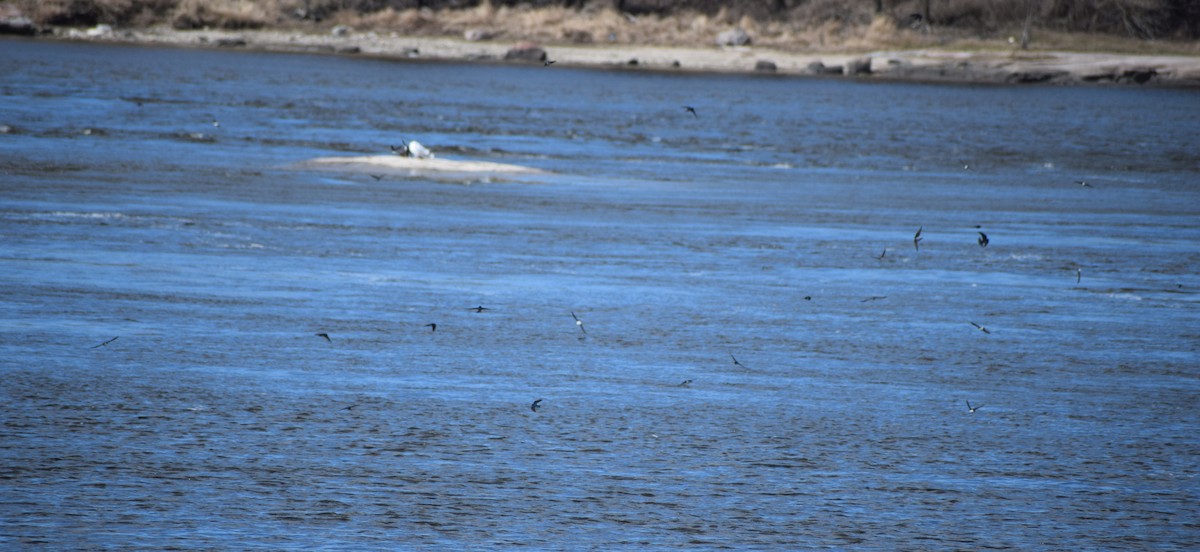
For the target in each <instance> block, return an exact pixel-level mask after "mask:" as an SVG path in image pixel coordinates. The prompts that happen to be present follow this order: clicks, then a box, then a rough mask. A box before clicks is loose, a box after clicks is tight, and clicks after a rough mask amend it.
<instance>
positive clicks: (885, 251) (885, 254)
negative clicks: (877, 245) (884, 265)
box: [875, 247, 887, 261]
mask: <svg viewBox="0 0 1200 552" xmlns="http://www.w3.org/2000/svg"><path fill="white" fill-rule="evenodd" d="M886 256H887V248H886V247H885V248H883V253H880V254H879V256H878V257H875V258H876V259H879V260H881V261H882V260H883V258H884V257H886Z"/></svg>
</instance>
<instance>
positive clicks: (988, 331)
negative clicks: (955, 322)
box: [971, 322, 992, 334]
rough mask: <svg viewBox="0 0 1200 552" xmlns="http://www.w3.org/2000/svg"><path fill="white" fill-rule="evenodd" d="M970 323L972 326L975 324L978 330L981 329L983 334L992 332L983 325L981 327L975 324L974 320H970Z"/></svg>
mask: <svg viewBox="0 0 1200 552" xmlns="http://www.w3.org/2000/svg"><path fill="white" fill-rule="evenodd" d="M971 325H972V326H975V327H976V328H978V329H979V331H981V332H983V333H985V334H991V333H992V332H991V331H990V330H988V329H987V328H985V327H983V326H980V325H979V324H976V323H974V322H971Z"/></svg>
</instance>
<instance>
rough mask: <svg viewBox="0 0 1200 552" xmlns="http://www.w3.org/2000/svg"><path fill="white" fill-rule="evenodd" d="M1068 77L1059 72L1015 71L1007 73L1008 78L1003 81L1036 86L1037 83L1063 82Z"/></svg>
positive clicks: (1043, 70) (1049, 70)
mask: <svg viewBox="0 0 1200 552" xmlns="http://www.w3.org/2000/svg"><path fill="white" fill-rule="evenodd" d="M1070 75H1071V74H1070V73H1068V72H1066V71H1060V70H1052V69H1030V70H1028V71H1015V72H1013V73H1009V75H1008V77H1006V78H1005V79H1004V80H1005V82H1011V83H1016V84H1036V83H1039V82H1053V81H1056V80H1063V79H1065V78H1067V77H1069V76H1070Z"/></svg>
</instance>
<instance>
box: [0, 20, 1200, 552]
mask: <svg viewBox="0 0 1200 552" xmlns="http://www.w3.org/2000/svg"><path fill="white" fill-rule="evenodd" d="M0 51H2V52H4V53H5V55H4V56H0V72H3V73H4V74H6V75H8V77H6V78H5V80H4V81H3V82H0V92H2V93H3V95H4V98H3V105H4V108H3V110H0V124H4V125H9V126H10V127H12V131H11V132H10V133H9V134H5V135H0V171H2V173H3V176H2V179H3V190H2V197H3V199H4V201H3V204H2V206H0V229H2V231H3V236H4V240H3V242H2V243H3V245H0V263H3V267H4V270H3V272H0V274H2V276H0V290H2V292H3V297H4V300H3V301H0V328H2V329H3V334H4V335H5V336H7V337H5V338H4V339H3V345H2V347H3V354H2V355H0V358H3V360H0V369H2V370H3V377H4V384H3V385H0V392H2V393H3V398H4V401H3V404H4V405H5V406H4V407H3V416H2V418H0V443H3V446H2V447H0V455H2V456H0V458H2V461H0V477H2V478H3V480H4V483H3V487H0V488H2V489H3V492H2V493H0V516H2V519H3V524H2V525H3V526H4V527H5V529H4V530H3V532H2V533H0V540H2V541H3V542H5V543H8V544H10V545H11V546H16V547H23V546H25V547H28V546H38V547H50V548H77V549H94V548H147V549H164V548H168V547H183V548H218V549H228V548H235V549H243V548H260V549H280V548H297V547H301V546H305V547H308V546H318V547H327V548H341V549H355V550H358V549H366V548H386V549H394V548H397V547H400V548H454V549H458V548H464V547H469V548H491V547H496V546H512V545H526V546H534V547H542V548H546V547H552V548H554V547H575V546H579V547H604V548H607V547H617V546H620V547H625V548H644V547H673V546H697V547H702V548H717V547H737V548H749V547H757V548H833V549H837V548H846V547H857V548H870V549H887V550H892V549H922V548H934V549H955V548H964V549H979V548H984V547H998V548H1017V549H1031V548H1032V549H1038V548H1052V549H1097V548H1100V549H1130V550H1144V549H1159V550H1170V549H1179V550H1183V549H1189V548H1192V547H1193V546H1194V544H1195V542H1196V540H1197V528H1196V526H1195V524H1194V522H1192V521H1190V520H1193V519H1195V518H1196V517H1197V514H1200V509H1198V508H1197V506H1196V504H1197V501H1196V491H1197V483H1196V475H1197V466H1196V462H1195V458H1197V457H1198V456H1197V454H1198V453H1200V446H1198V443H1197V439H1196V437H1195V435H1197V430H1198V429H1200V423H1198V422H1200V420H1198V419H1197V417H1196V414H1195V413H1194V410H1192V406H1193V405H1194V404H1196V401H1197V391H1198V389H1197V388H1198V386H1197V383H1196V381H1197V379H1196V378H1197V368H1196V367H1197V366H1200V362H1197V360H1198V359H1197V347H1196V345H1195V344H1196V343H1197V342H1200V340H1198V337H1200V335H1198V334H1197V331H1196V327H1197V322H1198V321H1200V320H1198V316H1197V310H1196V305H1197V296H1196V290H1197V288H1198V287H1200V279H1197V277H1196V266H1197V265H1198V261H1200V251H1198V249H1197V247H1196V245H1195V244H1196V242H1197V239H1200V227H1197V225H1196V223H1195V221H1196V220H1198V219H1197V215H1198V214H1200V213H1198V211H1200V207H1198V206H1200V197H1198V196H1200V189H1197V187H1196V185H1197V182H1196V178H1197V174H1200V170H1198V169H1200V162H1198V161H1197V158H1196V157H1195V155H1194V151H1192V150H1193V149H1194V145H1195V144H1196V143H1197V141H1198V140H1197V138H1200V136H1198V134H1200V130H1197V129H1200V120H1198V119H1200V110H1197V109H1195V108H1196V107H1197V104H1198V101H1197V98H1198V96H1196V95H1195V94H1194V93H1192V92H1185V91H1174V90H1137V89H1129V88H1122V89H1104V88H1040V87H1030V88H1008V87H949V86H915V85H897V84H859V83H852V82H843V81H836V80H803V79H778V78H753V77H727V76H711V75H700V76H697V75H671V74H653V73H628V72H616V73H608V72H592V71H578V70H563V69H559V68H552V69H550V68H542V67H536V68H534V67H506V66H487V65H476V66H472V65H454V64H414V63H393V62H387V61H380V60H370V59H348V58H331V57H305V56H284V55H266V54H255V53H228V52H193V51H183V50H157V49H135V48H118V47H112V48H109V47H97V46H94V45H88V46H80V45H64V44H53V43H36V42H11V41H10V42H2V43H0ZM683 105H692V106H695V107H696V110H697V116H696V117H693V116H692V115H691V114H689V113H687V112H686V111H685V110H684V109H683V108H682V106H683ZM214 120H216V121H218V122H219V123H220V125H219V126H214V125H213V124H212V123H213V121H214ZM88 129H90V132H85V131H86V130H88ZM414 138H416V139H419V140H420V141H421V142H422V143H424V144H427V145H429V146H430V147H431V148H433V149H434V150H435V151H436V152H437V153H438V155H439V157H445V158H461V159H481V160H491V161H499V162H504V163H515V164H523V165H529V166H533V167H537V168H540V169H544V170H548V171H551V174H550V175H542V176H536V177H525V178H523V179H520V180H515V181H505V180H502V179H493V180H492V181H491V182H486V183H485V182H481V180H480V179H434V178H424V177H408V176H389V177H386V178H382V179H379V180H375V179H374V178H372V177H370V176H369V175H366V174H362V175H356V174H345V175H341V174H332V173H315V172H310V171H306V170H302V169H297V168H295V167H296V165H295V164H296V163H297V162H299V161H303V160H305V159H308V158H312V157H317V156H328V155H356V154H381V153H386V151H387V147H388V145H390V144H395V143H398V142H399V140H401V139H404V140H409V139H414ZM1076 180H1086V181H1088V182H1089V183H1091V184H1092V185H1093V187H1091V188H1083V187H1081V186H1079V185H1077V184H1075V181H1076ZM918 227H921V228H923V233H922V236H923V237H924V240H923V241H922V242H921V249H920V251H917V250H915V249H914V248H913V245H912V235H913V233H914V232H915V231H916V229H917V228H918ZM979 230H982V231H984V232H986V233H987V234H988V236H989V238H990V242H989V244H988V246H987V247H986V248H984V247H980V246H979V245H978V244H977V242H976V238H977V237H978V234H977V232H978V231H979ZM881 253H882V256H881ZM1077 270H1078V272H1077ZM1077 274H1078V275H1079V277H1080V280H1079V282H1078V283H1077V282H1076V277H1077ZM477 305H482V306H486V307H489V309H490V310H486V311H483V312H475V311H473V310H471V307H475V306H477ZM572 312H574V313H575V314H576V315H578V316H579V318H580V319H582V320H583V321H584V322H585V323H586V329H587V333H586V334H584V333H583V332H581V331H580V330H579V327H578V326H577V325H576V324H575V321H574V319H573V318H572V316H571V313H572ZM972 322H975V323H978V324H980V325H983V326H986V327H987V328H988V329H989V330H990V331H991V333H990V334H984V333H983V332H980V331H979V330H977V329H976V328H975V327H973V326H972V325H971V323H972ZM430 323H436V324H437V329H436V331H430V328H429V327H427V326H426V324H430ZM321 333H324V334H328V336H329V339H328V340H326V339H324V338H322V337H319V336H318V335H317V334H321ZM113 337H119V339H117V340H116V341H112V342H110V343H108V344H106V345H104V346H98V345H99V344H101V343H102V342H105V341H107V340H110V339H112V338H113ZM731 355H733V356H736V358H737V360H738V361H739V362H738V363H737V364H734V362H733V361H732V357H731ZM685 380H691V383H690V384H688V385H680V384H681V382H683V381H685ZM535 399H543V402H542V403H541V408H540V409H538V411H537V412H533V411H532V410H531V409H530V408H529V405H530V403H531V402H532V401H533V400H535ZM968 400H969V401H970V402H971V404H972V405H974V406H979V408H978V410H977V411H976V412H974V413H970V412H969V411H968V410H967V408H966V401H968Z"/></svg>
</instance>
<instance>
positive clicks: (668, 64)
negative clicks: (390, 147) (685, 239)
mask: <svg viewBox="0 0 1200 552" xmlns="http://www.w3.org/2000/svg"><path fill="white" fill-rule="evenodd" d="M34 39H35V40H47V39H49V40H57V41H68V42H85V43H89V42H97V43H110V44H126V45H145V46H171V47H185V48H212V49H234V50H249V51H263V52H282V53H310V54H332V55H347V56H349V55H357V56H367V57H372V58H379V59H406V60H425V61H440V62H495V63H502V62H503V63H526V64H538V65H541V64H542V62H541V59H548V60H552V61H553V63H554V65H555V66H556V67H576V68H589V69H626V70H651V71H666V72H682V73H727V74H745V75H779V76H810V77H824V78H853V79H857V80H864V81H871V80H880V81H890V82H936V83H950V84H1049V85H1120V86H1124V85H1134V86H1137V85H1142V86H1165V87H1180V88H1200V56H1187V55H1147V54H1114V53H1079V52H1056V51H1022V50H1016V49H1013V50H1010V51H1001V50H993V51H954V50H940V49H929V48H925V49H909V50H877V51H864V52H858V53H848V52H838V53H829V52H790V51H783V50H779V49H774V48H768V47H758V46H715V45H714V46H711V47H669V46H646V45H625V44H621V45H616V44H613V45H595V44H590V45H554V44H547V45H537V44H532V43H528V42H512V41H492V40H479V41H468V40H465V39H455V38H448V37H424V36H399V35H397V34H396V33H388V34H381V33H377V32H355V31H349V30H341V31H339V30H337V29H335V31H334V32H332V33H323V34H316V33H311V32H304V31H282V30H241V31H228V30H189V31H183V30H176V29H172V28H169V27H154V28H146V29H113V28H111V27H108V26H105V25H101V26H98V27H95V28H92V29H88V30H85V31H81V30H78V29H66V30H62V29H58V30H55V31H54V32H53V33H49V34H44V35H41V36H39V37H36V38H34ZM518 50H520V51H521V52H520V53H522V54H524V57H523V58H522V57H518V58H517V59H506V56H508V57H511V56H512V54H510V51H518Z"/></svg>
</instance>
